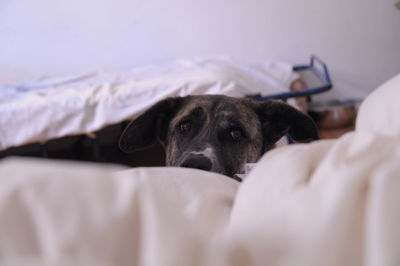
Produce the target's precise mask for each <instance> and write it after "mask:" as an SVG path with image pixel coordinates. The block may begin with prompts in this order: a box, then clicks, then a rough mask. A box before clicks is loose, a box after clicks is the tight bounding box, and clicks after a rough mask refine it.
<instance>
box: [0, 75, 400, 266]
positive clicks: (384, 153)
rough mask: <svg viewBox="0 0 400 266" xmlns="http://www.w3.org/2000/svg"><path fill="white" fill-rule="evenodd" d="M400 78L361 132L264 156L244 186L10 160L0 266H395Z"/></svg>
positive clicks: (189, 176) (368, 103)
mask: <svg viewBox="0 0 400 266" xmlns="http://www.w3.org/2000/svg"><path fill="white" fill-rule="evenodd" d="M399 97H400V75H399V76H397V77H396V78H395V79H393V80H391V81H389V82H388V83H386V84H385V85H383V86H382V87H381V88H379V89H378V90H376V91H375V92H373V93H372V95H370V96H369V97H368V98H367V99H366V100H365V101H364V103H363V104H362V106H361V109H360V113H359V117H358V120H357V126H356V132H355V133H349V134H347V135H345V136H343V137H342V138H340V139H338V140H325V141H317V142H314V143H311V144H301V145H297V144H296V145H290V146H286V147H282V148H277V149H275V150H273V151H271V152H269V153H267V154H266V155H265V156H264V157H263V158H262V159H261V160H260V162H258V164H257V165H256V167H255V168H254V169H253V171H252V172H251V173H250V174H249V176H248V177H247V178H246V180H245V181H244V182H243V183H242V184H239V183H237V182H236V181H234V180H231V179H229V178H226V177H224V176H221V175H218V174H215V173H209V172H203V171H200V170H194V169H180V168H138V169H125V170H124V169H122V168H120V167H117V166H104V165H99V164H96V165H86V164H73V163H68V164H67V163H62V162H54V161H51V162H48V161H40V160H37V159H36V160H26V159H25V160H22V159H8V160H5V161H2V162H1V163H0V175H1V178H0V235H1V237H0V264H1V265H18V266H33V265H35V266H36V265H52V266H57V265H78V266H79V265H121V266H122V265H146V266H147V265H163V266H180V265H182V266H188V265H193V266H194V265H207V266H213V265H215V266H224V265H227V266H228V265H229V266H232V265H238V266H239V265H246V266H252V265H276V266H278V265H279V266H282V265H287V266H292V265H296V266H298V265H304V266H321V265H332V266H337V265H341V266H347V265H348V266H357V265H368V266H381V265H385V266H391V265H393V266H395V265H400V227H399V224H400V207H399V206H400V205H399V202H400V193H399V192H400V163H399V162H400V121H399V118H398V114H399V113H400V106H399V105H398V103H397V101H398V100H397V99H398V98H399Z"/></svg>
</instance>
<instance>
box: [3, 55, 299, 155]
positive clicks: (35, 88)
mask: <svg viewBox="0 0 400 266" xmlns="http://www.w3.org/2000/svg"><path fill="white" fill-rule="evenodd" d="M297 77H298V75H297V74H296V73H294V72H293V70H292V66H290V65H289V64H285V63H258V64H249V63H242V62H236V61H233V60H231V59H228V58H222V57H221V58H219V57H216V58H215V57H211V58H195V59H185V60H177V61H173V62H170V63H166V64H163V65H152V66H147V67H138V68H133V69H128V70H124V71H105V72H96V73H90V74H84V75H82V74H80V75H76V76H70V77H64V78H58V79H56V78H53V79H45V80H42V81H39V82H31V83H27V84H22V85H18V86H12V87H0V151H1V150H4V149H7V148H9V147H13V146H19V145H23V144H27V143H33V142H46V141H48V140H51V139H55V138H60V137H64V136H70V135H79V134H87V133H91V132H94V131H96V130H99V129H101V128H103V127H105V126H108V125H111V124H115V123H119V122H121V121H124V120H127V119H132V118H134V117H136V116H138V115H139V114H140V113H141V112H142V111H144V110H145V109H147V108H149V107H150V106H152V105H153V104H154V103H156V102H157V101H159V100H161V99H164V98H166V97H172V96H186V95H188V94H192V95H193V94H225V95H229V96H236V97H243V96H244V95H246V94H254V93H262V94H263V95H266V94H274V93H278V92H283V91H287V90H288V88H289V86H290V84H291V82H293V81H294V80H295V79H296V78H297Z"/></svg>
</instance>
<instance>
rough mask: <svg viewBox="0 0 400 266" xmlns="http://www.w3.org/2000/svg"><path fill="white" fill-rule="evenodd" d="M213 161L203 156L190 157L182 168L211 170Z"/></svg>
mask: <svg viewBox="0 0 400 266" xmlns="http://www.w3.org/2000/svg"><path fill="white" fill-rule="evenodd" d="M211 166H212V163H211V160H210V158H208V157H205V156H203V155H190V156H189V157H188V158H187V159H186V160H185V161H184V162H183V163H182V164H181V167H187V168H195V169H201V170H205V171H210V170H211Z"/></svg>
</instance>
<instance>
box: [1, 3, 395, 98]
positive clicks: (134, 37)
mask: <svg viewBox="0 0 400 266" xmlns="http://www.w3.org/2000/svg"><path fill="white" fill-rule="evenodd" d="M394 2H395V0H368V1H366V0H336V1H333V0H331V1H326V0H301V1H300V0H197V1H195V0H30V1H27V0H25V1H21V0H0V84H7V83H15V82H21V81H26V80H31V79H34V78H38V77H41V76H44V75H47V76H48V75H63V74H68V73H71V72H77V71H88V70H95V69H104V68H115V67H117V68H120V67H128V66H135V65H141V64H148V63H154V62H160V61H165V60H169V59H174V58H177V57H186V56H195V55H215V54H217V55H230V56H236V57H240V58H245V59H248V60H253V61H261V60H280V61H288V62H291V63H302V62H307V61H308V58H309V56H310V54H312V53H314V54H317V55H319V56H320V57H321V58H323V59H324V60H325V61H326V62H327V63H328V65H329V67H330V70H331V72H332V74H333V80H334V82H335V85H336V89H337V90H338V91H350V95H356V96H357V95H365V94H366V93H368V92H369V91H371V90H372V89H374V88H375V87H376V86H377V85H379V84H380V83H381V82H383V81H384V80H386V79H388V78H389V77H391V76H393V75H395V74H396V73H399V72H400V10H396V9H395V8H394Z"/></svg>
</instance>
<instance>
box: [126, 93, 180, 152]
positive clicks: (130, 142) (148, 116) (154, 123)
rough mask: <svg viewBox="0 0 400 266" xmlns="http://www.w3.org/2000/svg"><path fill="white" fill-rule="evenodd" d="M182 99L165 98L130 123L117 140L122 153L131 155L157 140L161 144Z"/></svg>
mask: <svg viewBox="0 0 400 266" xmlns="http://www.w3.org/2000/svg"><path fill="white" fill-rule="evenodd" d="M182 102H183V98H182V97H176V98H167V99H165V100H162V101H160V102H158V103H156V104H155V105H153V106H152V107H151V108H150V109H148V110H147V111H145V112H144V113H143V114H142V115H140V116H139V117H138V118H136V119H135V120H133V121H131V122H130V123H129V124H128V126H127V127H126V128H125V130H124V131H123V132H122V135H121V137H120V139H119V147H120V149H121V150H122V151H123V152H126V153H131V152H133V151H136V150H141V149H144V148H147V147H149V146H151V145H153V144H154V143H155V142H156V141H157V140H158V141H160V142H161V143H163V142H164V141H165V139H166V136H167V131H168V125H169V122H170V121H171V119H172V117H173V116H174V115H175V114H176V112H177V111H178V110H179V108H180V106H181V104H182Z"/></svg>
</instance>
